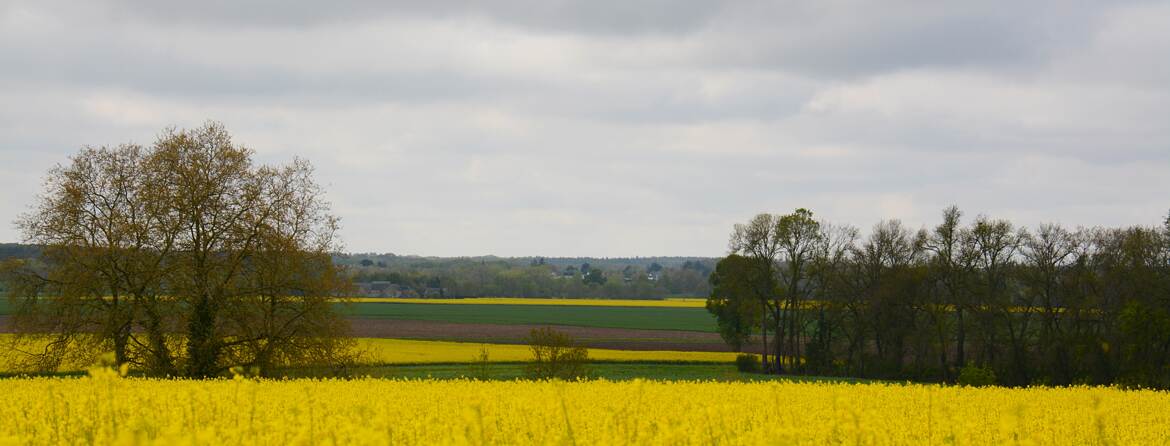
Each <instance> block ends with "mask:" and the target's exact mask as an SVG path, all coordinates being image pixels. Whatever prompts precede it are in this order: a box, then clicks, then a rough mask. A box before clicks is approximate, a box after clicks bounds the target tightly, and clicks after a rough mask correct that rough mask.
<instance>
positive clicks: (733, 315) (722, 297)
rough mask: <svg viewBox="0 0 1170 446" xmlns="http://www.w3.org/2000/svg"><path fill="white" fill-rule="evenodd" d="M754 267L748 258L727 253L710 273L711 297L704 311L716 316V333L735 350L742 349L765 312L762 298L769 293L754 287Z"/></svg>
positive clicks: (756, 281)
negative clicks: (763, 292) (761, 291)
mask: <svg viewBox="0 0 1170 446" xmlns="http://www.w3.org/2000/svg"><path fill="white" fill-rule="evenodd" d="M756 273H757V270H756V268H754V267H753V265H752V264H751V259H748V258H747V257H742V256H739V255H735V254H732V255H729V256H727V257H725V258H724V259H723V260H720V261H719V263H717V264H716V265H715V272H714V273H712V274H711V296H710V297H708V298H707V311H709V312H711V314H713V315H715V321H716V323H717V324H718V326H719V335H720V336H721V337H723V340H724V341H726V342H727V345H730V346H731V348H732V350H734V351H737V352H738V351H742V350H743V346H744V344H746V343H747V341H748V339H749V338H750V337H751V335H752V333H753V332H754V330H755V328H756V327H757V326H758V325H759V324H760V321H761V318H762V317H763V315H764V308H763V300H764V299H766V298H768V297H769V295H770V294H767V293H765V294H763V295H761V293H758V292H757V290H755V289H753V286H754V284H756V283H759V281H758V280H756V279H754V278H753V274H756Z"/></svg>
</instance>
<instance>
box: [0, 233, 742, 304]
mask: <svg viewBox="0 0 1170 446" xmlns="http://www.w3.org/2000/svg"><path fill="white" fill-rule="evenodd" d="M39 253H40V250H39V248H37V247H36V246H33V245H24V244H18V243H4V244H0V261H3V260H5V259H13V258H17V259H35V258H37V257H38V256H39ZM333 260H334V262H335V263H336V264H338V265H343V266H345V267H346V271H348V272H349V273H350V274H351V275H352V277H353V280H354V282H355V290H354V293H355V294H357V295H365V296H388V297H566V298H627V299H662V298H666V297H705V296H707V295H708V294H710V292H711V291H710V285H709V284H708V282H707V277H708V276H710V274H711V271H712V270H713V269H714V267H715V262H717V261H718V260H719V259H717V258H710V257H632V258H592V257H495V256H484V257H421V256H402V255H395V254H382V253H357V254H336V255H334V257H333ZM0 289H3V284H0Z"/></svg>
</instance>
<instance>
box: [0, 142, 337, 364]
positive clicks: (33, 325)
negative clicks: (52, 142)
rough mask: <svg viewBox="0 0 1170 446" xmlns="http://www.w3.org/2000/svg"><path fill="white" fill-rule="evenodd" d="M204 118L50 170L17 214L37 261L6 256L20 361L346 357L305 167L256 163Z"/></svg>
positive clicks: (319, 213) (333, 224)
mask: <svg viewBox="0 0 1170 446" xmlns="http://www.w3.org/2000/svg"><path fill="white" fill-rule="evenodd" d="M252 154H253V152H252V151H251V150H250V149H247V148H245V147H243V146H240V145H238V144H234V143H233V142H232V140H231V136H230V135H229V134H228V132H227V131H226V130H225V129H224V128H223V126H222V125H220V124H217V123H208V124H206V125H204V126H202V127H200V128H197V129H192V130H175V129H169V130H166V131H164V132H163V134H162V135H161V136H160V137H159V138H158V140H157V141H156V142H155V143H154V144H153V145H152V146H151V147H149V148H143V147H140V146H136V145H122V146H117V147H112V148H111V147H102V148H86V149H83V150H82V151H81V152H80V153H78V154H77V155H76V156H74V157H73V158H72V160H71V162H70V163H69V164H68V165H65V166H59V167H57V168H55V169H53V170H52V171H50V172H49V175H48V177H47V179H46V182H45V191H44V193H43V194H42V195H41V196H40V197H39V200H38V204H37V206H36V208H35V209H34V210H33V211H32V212H30V213H28V214H26V215H24V216H22V217H21V218H20V220H19V221H18V225H19V227H20V228H21V229H22V231H23V233H24V237H25V240H26V242H28V243H34V244H37V245H41V246H43V247H44V248H43V249H44V256H43V264H42V265H10V266H9V268H8V272H9V274H8V275H9V277H10V278H11V282H12V283H13V284H14V286H13V287H12V300H13V302H14V303H15V304H16V305H15V307H16V309H17V311H16V313H15V315H14V326H15V327H16V328H17V330H18V331H19V332H20V333H21V334H22V336H21V337H20V338H21V339H20V341H19V343H20V345H21V346H24V347H29V346H32V347H36V349H35V350H32V349H27V348H26V350H25V353H27V354H26V355H25V359H26V361H27V362H28V364H29V365H31V366H35V367H38V368H42V369H44V368H55V367H57V366H59V365H60V364H61V362H62V361H67V360H81V359H85V358H86V357H87V356H93V355H94V354H96V353H98V352H108V351H113V352H114V354H115V360H116V361H117V362H119V363H131V364H133V365H135V366H136V367H139V368H141V369H143V370H146V371H149V372H153V373H157V374H167V375H186V376H191V377H208V376H215V375H218V374H221V373H223V372H224V371H226V370H227V369H228V368H230V367H233V366H247V367H257V368H259V369H260V370H262V371H265V372H267V371H271V370H272V369H274V368H277V367H280V366H287V365H297V364H308V363H312V364H318V363H328V362H337V361H342V360H345V359H347V357H348V352H349V350H350V349H349V346H350V341H348V338H347V336H346V334H347V331H348V329H347V325H346V323H345V321H344V320H343V319H342V318H340V317H339V316H338V315H337V314H336V313H335V312H334V311H333V304H332V301H333V299H334V298H335V296H337V295H339V294H341V292H342V291H345V290H346V289H347V286H348V284H347V281H346V279H345V278H344V276H343V275H341V274H339V272H338V270H337V267H335V266H334V264H333V262H332V257H331V255H332V253H333V252H336V251H337V250H338V248H339V247H338V241H337V239H336V232H337V228H338V224H337V219H336V217H334V216H332V215H331V214H330V211H329V205H328V203H327V202H326V201H325V200H324V198H323V191H322V189H321V188H320V187H319V186H318V185H317V184H316V183H315V182H314V181H313V178H312V173H313V170H312V167H311V166H310V165H309V163H307V162H305V161H303V160H297V161H294V162H292V163H290V164H288V165H285V166H278V167H272V166H258V165H255V164H254V163H253V161H252Z"/></svg>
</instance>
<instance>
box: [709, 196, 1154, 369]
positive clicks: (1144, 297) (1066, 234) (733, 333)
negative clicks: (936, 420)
mask: <svg viewBox="0 0 1170 446" xmlns="http://www.w3.org/2000/svg"><path fill="white" fill-rule="evenodd" d="M962 217H963V213H962V212H961V211H960V210H959V209H958V208H957V207H953V206H952V207H949V208H947V209H945V210H944V211H943V212H942V221H941V222H940V223H939V224H938V225H936V226H934V227H933V228H923V229H920V230H917V231H915V230H912V229H910V228H908V227H906V225H904V224H903V223H901V222H900V221H899V220H886V221H882V222H880V223H878V224H876V225H875V226H874V227H873V229H872V230H871V231H870V232H869V234H868V235H867V236H865V237H862V236H861V235H860V231H858V230H857V229H856V228H854V227H851V226H848V225H835V224H831V223H828V222H823V221H819V220H816V219H815V218H814V217H813V214H812V212H810V211H808V210H806V209H797V210H796V211H794V212H793V213H790V214H786V215H772V214H760V215H758V216H756V217H755V218H753V219H751V220H750V221H749V222H747V223H743V224H737V225H736V226H735V228H734V230H733V232H732V235H731V237H730V243H729V245H730V251H731V254H730V255H729V256H728V257H726V258H724V259H722V260H721V261H719V263H718V264H717V265H716V268H715V271H714V273H712V274H711V277H710V282H711V286H712V293H711V295H710V298H709V299H708V302H707V308H708V310H709V311H710V312H711V313H713V314H714V315H715V316H716V319H717V321H718V324H719V328H720V332H721V334H722V336H723V338H724V339H725V340H726V341H727V342H728V343H729V344H730V345H732V346H733V347H734V348H736V349H737V350H738V349H740V348H743V347H748V346H758V347H759V349H760V350H761V351H762V352H763V353H764V354H763V365H764V368H765V370H766V371H769V372H772V373H793V374H834V375H850V376H858V377H876V378H890V379H914V380H926V381H943V382H954V381H956V380H957V379H958V378H959V375H960V374H961V373H964V372H971V371H977V372H982V373H986V374H989V375H992V376H994V377H995V379H996V380H997V381H998V382H999V383H1001V384H1006V385H1029V384H1039V383H1042V384H1052V385H1068V384H1077V383H1087V384H1110V383H1119V384H1125V385H1134V386H1147V387H1158V388H1167V387H1170V216H1168V217H1167V219H1166V221H1165V224H1164V225H1163V226H1162V227H1144V226H1130V227H1122V228H1102V227H1094V228H1077V229H1069V228H1066V227H1064V226H1061V225H1059V224H1043V225H1040V226H1038V227H1036V228H1031V229H1028V228H1022V227H1018V226H1016V225H1014V224H1013V223H1011V222H1010V221H1007V220H1003V219H995V218H991V217H988V216H984V215H980V216H977V217H975V218H974V219H973V220H972V221H970V222H967V223H965V222H964V221H963V218H962Z"/></svg>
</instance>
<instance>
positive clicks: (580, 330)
mask: <svg viewBox="0 0 1170 446" xmlns="http://www.w3.org/2000/svg"><path fill="white" fill-rule="evenodd" d="M8 320H9V316H0V333H4V332H8V331H9V328H8V327H9V324H8ZM350 322H351V323H352V324H353V335H354V336H357V337H361V338H394V339H422V340H442V341H459V342H483V343H488V344H522V343H524V337H525V336H527V335H528V332H529V331H530V330H532V329H533V328H539V327H544V326H545V325H500V324H459V323H451V322H435V321H415V320H390V319H364V318H353V319H350ZM552 327H553V328H555V329H556V330H559V331H562V332H565V333H568V334H569V335H570V336H573V337H574V338H576V339H577V340H578V342H580V343H581V344H582V345H584V346H586V347H592V348H608V349H615V350H676V351H696V352H727V351H731V349H730V348H728V347H727V344H725V343H724V342H723V340H722V339H721V338H720V337H719V335H718V334H716V333H702V332H695V331H676V330H635V329H626V328H597V327H576V326H567V325H553V326H552ZM748 350H749V351H753V352H754V351H756V350H759V346H756V345H753V346H751V348H749V349H748Z"/></svg>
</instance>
